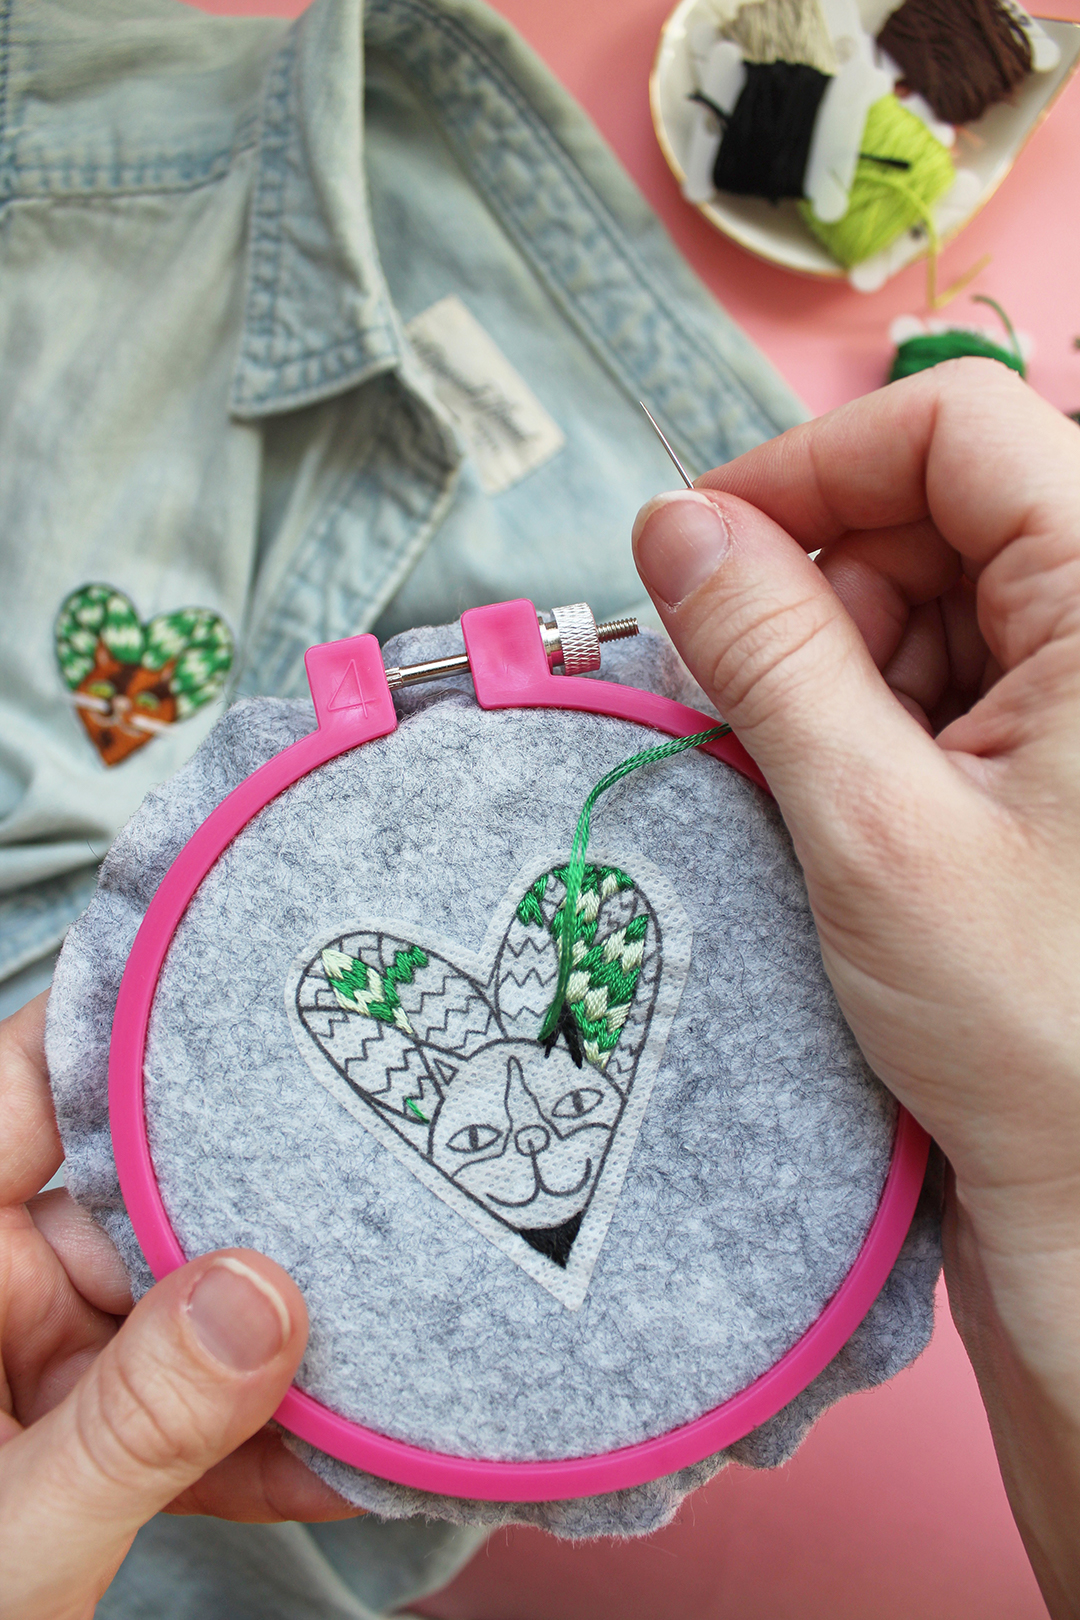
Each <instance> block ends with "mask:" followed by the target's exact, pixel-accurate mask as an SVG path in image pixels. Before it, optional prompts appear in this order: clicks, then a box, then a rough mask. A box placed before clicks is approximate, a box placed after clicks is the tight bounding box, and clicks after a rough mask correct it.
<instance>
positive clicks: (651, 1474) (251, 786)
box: [109, 601, 930, 1502]
mask: <svg viewBox="0 0 1080 1620" xmlns="http://www.w3.org/2000/svg"><path fill="white" fill-rule="evenodd" d="M461 627H462V631H463V633H464V637H465V647H466V651H467V653H468V655H469V665H470V672H471V674H472V678H473V684H474V687H475V691H476V698H477V702H478V703H479V705H480V707H481V708H484V709H505V708H558V709H570V710H577V711H579V712H583V713H589V714H599V715H607V716H609V717H611V718H614V719H620V720H630V721H633V722H635V723H637V724H639V725H647V726H651V727H652V728H653V729H655V730H657V731H660V732H664V733H666V734H667V735H668V736H674V737H687V736H692V735H694V734H695V733H696V732H698V731H702V730H705V729H707V727H708V726H709V725H711V724H712V723H713V722H711V721H710V720H709V718H708V716H706V715H703V714H700V713H699V712H698V711H697V710H696V709H691V708H689V707H687V706H686V705H685V704H681V703H676V702H673V701H672V700H671V699H669V698H663V697H659V696H657V695H656V694H655V693H652V692H643V691H640V690H638V689H637V688H635V687H629V686H619V685H616V684H614V683H613V682H609V681H597V680H585V679H583V678H581V677H579V676H567V675H561V676H560V675H555V674H553V673H552V671H551V670H550V669H549V667H548V662H547V657H546V654H545V652H544V648H543V643H542V642H541V639H540V632H539V628H538V625H537V618H536V610H535V608H534V607H533V604H532V603H531V602H526V601H516V602H502V603H498V604H495V605H494V606H491V607H483V608H473V609H471V610H470V611H469V612H467V613H465V614H463V615H462V619H461ZM305 663H306V666H307V674H308V681H309V684H310V687H311V695H312V699H313V701H314V704H315V714H316V719H317V721H318V725H317V728H316V730H315V731H313V732H311V733H310V734H309V735H308V736H306V737H303V738H301V739H300V741H299V742H297V743H294V744H293V745H292V747H291V748H286V749H285V750H283V752H282V753H280V754H277V755H275V756H274V758H273V759H271V760H268V761H267V763H266V764H265V765H263V766H261V767H260V768H259V769H258V770H257V771H254V772H253V773H252V775H251V776H249V777H247V778H246V779H245V780H244V781H243V782H241V783H240V785H239V786H238V787H236V788H234V789H233V791H232V792H231V793H230V794H229V795H228V796H227V797H226V798H225V799H224V800H223V801H222V802H221V804H219V805H218V807H217V809H216V810H214V811H213V812H212V813H211V814H210V815H209V816H208V817H207V819H206V820H205V821H204V822H203V823H202V825H201V826H200V827H199V828H198V829H197V830H196V831H195V833H194V834H193V835H192V837H191V838H190V839H189V840H188V842H187V843H186V844H185V845H184V848H183V849H182V850H181V851H180V853H179V855H177V857H176V859H175V860H174V861H173V863H172V865H171V866H170V868H169V870H168V872H167V873H166V874H165V876H164V878H163V879H162V881H161V884H160V886H159V887H158V890H157V893H156V894H155V895H154V898H153V900H152V901H151V903H150V906H149V908H148V909H147V912H146V916H145V917H144V918H143V921H142V924H141V926H140V928H139V931H138V933H137V935H136V937H135V941H134V944H133V945H132V948H131V952H130V954H129V956H128V960H127V965H126V967H125V969H124V975H123V979H122V981H121V985H120V991H119V995H118V997H117V1002H116V1013H115V1016H114V1019H113V1033H112V1040H111V1045H110V1050H109V1123H110V1127H111V1131H112V1141H113V1151H114V1154H115V1157H116V1168H117V1174H118V1176H119V1180H120V1188H121V1192H122V1193H123V1197H124V1202H125V1204H126V1206H127V1210H128V1214H129V1216H130V1218H131V1223H132V1226H133V1227H134V1230H135V1235H136V1237H137V1238H138V1240H139V1244H140V1246H141V1248H142V1251H143V1254H144V1255H145V1257H146V1261H147V1264H148V1265H149V1267H150V1270H151V1271H152V1272H153V1274H154V1277H155V1278H157V1279H158V1280H160V1279H161V1278H162V1277H165V1276H167V1275H168V1273H169V1272H171V1271H175V1270H176V1269H177V1267H179V1266H182V1265H185V1264H186V1263H187V1259H188V1256H187V1255H186V1254H185V1253H184V1252H183V1250H182V1249H181V1247H180V1244H179V1242H178V1240H177V1237H176V1234H175V1232H174V1231H173V1228H172V1225H171V1223H170V1221H169V1217H168V1214H167V1213H166V1210H165V1205H164V1202H163V1200H162V1197H161V1192H160V1189H159V1187H158V1183H157V1177H156V1175H155V1172H154V1165H153V1160H152V1158H151V1155H150V1145H149V1140H148V1136H147V1123H146V1106H145V1098H144V1092H143V1065H144V1061H145V1052H146V1037H147V1031H148V1028H149V1023H150V1015H151V1012H152V1010H153V1004H154V996H155V994H156V991H157V983H158V976H159V974H160V972H161V969H162V966H163V964H164V961H165V957H166V955H167V953H168V949H169V946H170V944H171V943H172V937H173V934H174V933H175V931H176V929H177V927H178V926H179V924H180V922H181V921H182V919H183V916H184V913H185V912H186V910H187V907H188V905H189V904H190V902H191V900H192V898H193V897H194V895H195V892H196V890H197V889H198V887H199V885H200V884H201V883H202V881H203V879H204V878H205V877H206V876H207V874H208V873H209V872H210V870H211V869H212V867H213V866H214V864H215V863H216V861H217V860H218V858H219V857H220V855H221V854H222V853H223V851H224V850H225V849H226V848H227V847H228V845H229V844H231V843H232V841H233V839H234V838H235V837H236V836H237V834H238V833H240V832H241V831H242V830H243V828H244V827H246V826H247V824H248V823H249V822H250V821H251V820H252V819H253V818H254V817H255V816H256V815H257V814H258V812H259V811H260V810H262V809H264V808H265V806H266V805H267V804H269V803H270V802H271V800H273V799H275V798H277V796H278V795H279V794H280V793H283V792H284V791H285V790H286V789H287V788H289V787H291V786H292V785H293V783H294V782H297V781H299V780H300V778H301V777H303V776H306V775H308V774H309V772H311V771H313V770H316V769H317V768H318V767H319V766H320V765H324V764H326V763H327V761H329V760H331V759H335V758H336V757H337V756H338V755H339V754H343V753H346V752H348V751H349V750H351V749H353V748H356V747H359V746H360V745H362V744H363V743H365V742H371V741H372V740H374V739H375V738H377V737H384V736H387V735H389V733H390V732H392V731H394V730H396V729H397V715H396V713H395V710H394V703H393V698H392V696H391V693H390V689H389V687H388V686H387V684H386V675H385V670H384V667H383V662H382V654H381V651H380V649H379V643H378V641H377V640H376V638H375V637H374V636H371V635H364V636H353V637H350V638H348V639H347V640H345V641H336V642H329V643H326V644H325V645H322V646H318V647H312V648H310V649H309V651H308V653H307V656H306V659H305ZM702 752H704V753H709V754H712V755H713V756H714V757H715V758H717V759H719V760H722V761H723V762H724V763H726V764H728V765H731V766H732V767H733V768H734V769H736V770H738V771H740V772H741V773H742V774H743V775H744V776H747V777H749V778H750V780H751V781H753V782H755V783H757V785H758V786H759V787H762V788H764V789H765V791H766V792H768V785H767V783H766V782H765V779H764V777H763V776H762V774H761V772H760V771H759V770H758V768H757V766H756V765H755V764H754V761H753V760H752V759H751V758H750V756H749V754H747V753H746V750H745V749H744V748H743V747H742V745H741V744H740V743H739V742H738V740H737V739H736V738H735V737H733V736H728V737H722V738H719V739H717V740H716V741H715V742H712V743H708V744H706V745H705V747H704V748H703V750H702ZM929 1149H930V1139H929V1137H928V1136H927V1134H926V1132H925V1131H924V1130H923V1129H922V1127H921V1126H920V1125H918V1124H917V1123H916V1121H915V1120H914V1119H913V1118H912V1116H911V1115H910V1114H909V1113H908V1112H907V1110H906V1109H904V1108H900V1109H899V1111H898V1115H897V1123H896V1134H895V1137H894V1141H893V1151H892V1159H891V1162H890V1165H889V1170H888V1174H887V1176H886V1179H885V1185H884V1188H883V1189H882V1194H881V1199H880V1202H879V1204H878V1208H877V1212H876V1214H875V1216H874V1219H873V1221H872V1222H871V1224H870V1228H869V1230H868V1232H867V1234H866V1238H865V1240H864V1242H863V1245H862V1248H861V1249H860V1251H859V1253H858V1255H857V1256H856V1258H855V1260H854V1262H853V1264H852V1266H851V1269H850V1270H849V1271H848V1273H847V1275H846V1276H845V1278H844V1280H843V1282H842V1283H841V1284H840V1286H839V1288H838V1289H837V1291H836V1293H835V1294H834V1295H833V1296H832V1298H831V1299H830V1300H829V1302H828V1303H827V1305H826V1306H825V1307H824V1309H823V1310H822V1312H821V1314H820V1316H818V1318H817V1319H816V1321H814V1322H813V1323H812V1324H811V1325H810V1327H809V1328H807V1329H806V1331H805V1332H804V1333H803V1335H802V1336H801V1338H799V1339H798V1340H797V1341H796V1342H795V1344H794V1345H792V1347H791V1348H790V1349H789V1350H788V1351H787V1352H786V1353H785V1354H784V1355H783V1356H781V1357H780V1359H779V1360H778V1361H777V1362H775V1363H774V1364H773V1366H772V1367H770V1368H769V1369H768V1370H767V1371H766V1372H764V1373H762V1374H761V1375H760V1376H759V1377H758V1378H756V1379H754V1380H753V1382H752V1383H750V1384H748V1385H747V1386H746V1387H745V1388H744V1389H742V1390H740V1391H739V1392H738V1393H737V1394H735V1395H733V1396H731V1397H730V1398H729V1399H728V1400H726V1401H723V1402H722V1403H721V1404H720V1405H719V1406H716V1407H714V1408H713V1409H712V1410H711V1411H709V1412H705V1413H703V1414H702V1415H701V1416H700V1417H697V1418H694V1419H693V1420H692V1421H691V1422H689V1423H684V1424H680V1425H679V1426H678V1427H677V1428H674V1429H671V1430H669V1431H668V1432H667V1433H666V1434H662V1435H657V1436H655V1437H653V1438H652V1439H650V1440H643V1441H639V1442H638V1443H637V1444H635V1445H631V1446H621V1447H619V1448H617V1449H615V1450H612V1451H608V1452H602V1453H597V1454H595V1455H592V1456H586V1457H568V1458H560V1459H557V1460H554V1461H543V1462H497V1461H490V1460H485V1459H482V1458H471V1457H458V1456H454V1455H451V1454H449V1453H446V1452H434V1451H427V1450H425V1449H424V1448H422V1447H420V1446H414V1445H411V1444H409V1443H408V1442H407V1441H403V1440H393V1439H391V1438H390V1437H389V1436H387V1435H383V1434H379V1433H378V1432H377V1431H376V1430H374V1429H369V1428H366V1427H364V1426H363V1425H362V1424H359V1423H353V1422H351V1421H350V1420H349V1419H347V1418H344V1417H342V1416H340V1415H339V1414H338V1413H336V1412H332V1411H331V1410H330V1409H329V1407H326V1406H323V1405H322V1403H321V1402H319V1401H316V1400H315V1399H314V1398H313V1397H312V1396H310V1395H306V1394H304V1393H303V1391H301V1390H299V1389H297V1388H295V1386H294V1387H293V1388H292V1389H290V1390H289V1391H288V1393H287V1394H286V1396H285V1398H284V1400H283V1401H282V1402H281V1405H280V1406H279V1407H278V1409H277V1411H276V1412H275V1414H274V1416H275V1418H276V1419H277V1421H278V1422H279V1423H280V1424H282V1426H283V1427H284V1428H286V1429H288V1430H290V1431H291V1432H292V1433H293V1434H295V1435H297V1436H298V1437H299V1438H301V1439H303V1440H307V1441H309V1442H310V1443H311V1444H312V1445H314V1446H317V1447H318V1448H319V1449H320V1450H321V1451H325V1452H328V1453H329V1454H330V1455H331V1456H332V1457H337V1458H338V1459H340V1461H342V1462H345V1463H349V1464H351V1465H352V1466H353V1467H356V1468H362V1469H364V1470H366V1471H367V1472H369V1473H372V1474H376V1475H378V1476H379V1477H380V1478H383V1479H388V1480H392V1481H393V1482H395V1483H396V1484H399V1485H407V1486H412V1487H414V1488H416V1489H418V1490H424V1491H432V1492H436V1493H439V1494H446V1495H450V1496H460V1497H471V1498H474V1499H478V1500H481V1501H496V1502H545V1501H556V1500H559V1499H561V1498H567V1497H578V1496H592V1495H599V1494H601V1493H603V1492H607V1491H616V1490H624V1489H628V1488H629V1487H631V1486H634V1485H641V1484H644V1483H645V1482H646V1481H649V1480H653V1479H658V1478H660V1477H661V1476H662V1475H664V1474H670V1473H674V1472H675V1471H676V1470H678V1469H680V1468H686V1467H688V1466H690V1465H691V1464H692V1463H696V1462H700V1461H701V1460H702V1459H703V1458H705V1457H708V1456H711V1455H712V1454H713V1453H715V1452H717V1451H720V1450H722V1449H723V1448H724V1447H725V1446H728V1445H731V1444H733V1443H734V1441H736V1440H740V1439H742V1437H743V1436H744V1435H746V1434H748V1433H749V1431H750V1430H751V1429H754V1428H757V1426H758V1425H759V1424H761V1423H764V1422H765V1421H766V1420H767V1419H769V1418H771V1417H773V1416H774V1415H775V1414H776V1413H777V1412H778V1411H779V1410H780V1408H781V1407H783V1406H785V1405H787V1403H788V1402H789V1401H791V1400H793V1399H794V1397H795V1396H796V1395H799V1394H801V1392H802V1391H803V1390H804V1389H805V1388H806V1386H807V1385H808V1384H809V1383H810V1382H811V1381H812V1380H813V1379H814V1378H816V1377H817V1375H818V1374H819V1373H820V1372H821V1371H822V1370H823V1369H824V1368H825V1367H826V1366H827V1365H828V1363H829V1362H830V1361H831V1360H832V1359H833V1357H834V1356H835V1355H836V1354H837V1352H838V1351H839V1350H840V1349H841V1348H842V1346H843V1345H844V1344H845V1343H846V1342H847V1340H848V1339H849V1338H850V1337H851V1334H852V1333H853V1332H854V1331H855V1329H856V1328H857V1327H858V1325H859V1323H860V1322H861V1321H862V1319H863V1317H864V1316H865V1315H866V1313H867V1311H868V1310H869V1309H870V1307H871V1305H872V1304H873V1303H874V1300H875V1299H876V1298H877V1296H878V1294H879V1293H880V1291H881V1288H882V1285H883V1284H884V1282H885V1280H886V1278H887V1277H888V1275H889V1272H890V1271H891V1270H892V1267H893V1265H894V1263H895V1261H896V1257H897V1255H898V1254H899V1252H900V1249H901V1246H902V1244H903V1242H904V1239H905V1237H906V1236H907V1232H908V1228H909V1226H910V1224H911V1218H912V1216H913V1214H914V1212H915V1205H916V1203H917V1201H918V1197H919V1192H920V1190H921V1188H922V1182H923V1175H924V1172H925V1169H926V1160H927V1155H928V1153H929Z"/></svg>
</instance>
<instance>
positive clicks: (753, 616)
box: [633, 490, 951, 849]
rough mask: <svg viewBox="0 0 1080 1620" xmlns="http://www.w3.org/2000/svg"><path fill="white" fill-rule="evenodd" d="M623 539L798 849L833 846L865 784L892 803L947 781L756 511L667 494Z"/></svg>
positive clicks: (806, 571) (795, 555)
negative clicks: (912, 787)
mask: <svg viewBox="0 0 1080 1620" xmlns="http://www.w3.org/2000/svg"><path fill="white" fill-rule="evenodd" d="M633 538H634V556H635V560H636V562H637V568H638V572H639V574H640V575H641V578H642V580H643V582H644V584H645V586H646V588H647V589H648V591H649V594H650V595H651V597H652V599H653V601H654V602H655V603H656V606H657V609H658V611H659V613H660V615H661V617H662V619H663V620H664V623H665V625H666V627H667V629H668V632H669V634H670V635H671V638H672V640H673V641H674V643H675V645H676V647H677V648H678V650H679V652H680V653H681V655H682V657H683V659H684V660H685V662H686V663H687V665H688V666H689V668H690V670H691V671H692V672H693V674H694V676H695V678H696V679H697V681H698V682H699V684H700V685H701V686H702V688H703V689H704V691H705V692H706V694H707V695H708V696H709V697H710V698H711V699H712V701H713V702H714V703H715V704H716V707H717V708H718V709H719V711H720V713H721V714H722V715H723V717H724V719H725V720H726V721H727V722H728V724H729V725H730V726H732V728H733V729H734V730H735V732H736V733H737V735H738V737H739V739H740V741H741V742H742V743H743V744H744V745H745V747H746V748H747V749H748V750H749V752H750V753H751V754H752V755H753V757H754V759H755V760H756V761H757V763H758V765H759V766H760V767H761V769H762V771H763V772H764V773H765V776H766V778H767V780H768V783H769V786H770V787H771V788H772V790H773V792H774V793H775V795H776V798H777V801H778V802H779V804H780V807H781V809H782V810H783V812H784V815H785V818H786V819H787V821H788V824H789V826H790V827H791V830H792V833H793V834H794V836H795V839H796V843H797V844H799V843H800V842H809V843H810V844H812V845H814V846H815V847H818V848H819V849H820V847H821V844H820V842H819V840H823V841H824V843H825V844H826V845H827V844H829V843H830V842H832V838H830V836H829V835H830V831H831V833H832V834H833V835H834V836H835V835H836V834H837V833H839V832H840V829H841V826H842V824H843V823H844V822H845V821H846V820H847V819H848V818H847V810H848V807H849V806H851V805H853V804H856V803H861V804H863V805H865V803H866V800H867V796H868V794H873V793H874V789H875V785H876V786H878V787H880V788H881V790H882V792H883V793H885V794H886V795H887V797H889V798H890V799H892V798H894V797H895V792H896V789H897V785H898V784H900V783H902V782H904V781H908V782H910V781H913V780H919V781H921V783H922V787H923V791H925V790H926V787H927V785H928V774H929V779H930V781H933V777H934V773H935V772H936V773H940V774H941V775H942V777H945V776H951V773H949V772H948V770H947V767H946V766H945V765H944V763H943V761H942V757H941V754H940V751H939V750H938V749H936V748H935V747H934V745H933V743H932V741H931V739H930V738H929V737H927V735H926V733H925V732H924V731H923V730H922V728H921V727H920V726H919V725H918V723H917V722H916V721H915V720H914V719H913V718H912V717H911V716H910V715H909V714H907V713H906V712H905V710H904V709H903V708H902V707H901V705H900V704H899V703H898V702H897V700H896V698H895V697H894V696H893V694H892V693H891V692H890V691H889V689H888V687H887V686H886V684H885V682H884V680H883V679H882V678H881V676H880V674H879V673H878V671H877V669H876V667H875V665H874V662H873V660H872V658H871V656H870V653H869V651H868V649H867V647H866V643H865V642H864V641H863V638H862V636H861V635H860V634H859V631H858V629H857V628H856V626H855V624H854V621H853V620H852V619H851V618H850V617H849V615H848V614H847V612H846V611H845V609H844V607H843V605H842V603H841V602H840V599H839V597H838V596H837V595H836V593H835V592H834V591H833V589H832V587H831V585H830V584H829V583H828V581H827V580H826V579H825V578H824V576H823V575H822V574H821V572H820V570H819V569H818V568H817V567H816V566H815V564H814V563H813V562H812V561H811V559H810V558H809V557H808V556H807V554H806V552H805V551H804V550H803V549H802V547H801V546H800V545H799V544H798V543H797V542H796V541H794V540H793V539H792V538H791V536H790V535H788V534H786V533H785V531H784V530H783V529H782V528H780V526H779V524H777V523H774V522H773V520H772V519H771V518H769V517H766V516H765V514H764V513H763V512H760V511H758V509H757V508H756V507H754V506H751V505H750V504H749V503H748V502H746V501H743V500H740V499H739V497H738V496H736V495H729V494H727V493H726V492H724V491H721V490H707V491H706V490H677V491H675V492H674V493H672V494H667V495H658V496H657V497H656V498H655V499H654V500H651V501H649V502H648V504H647V505H646V506H644V507H642V509H641V511H640V513H639V514H638V518H637V522H636V523H635V525H634V537H633ZM913 772H917V773H920V774H915V775H913V774H912V773H913ZM875 776H877V777H878V778H879V782H878V783H877V784H875V783H874V778H875ZM936 786H937V789H938V790H939V791H944V792H947V791H948V788H947V787H946V785H945V783H944V782H940V783H937V784H936Z"/></svg>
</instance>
